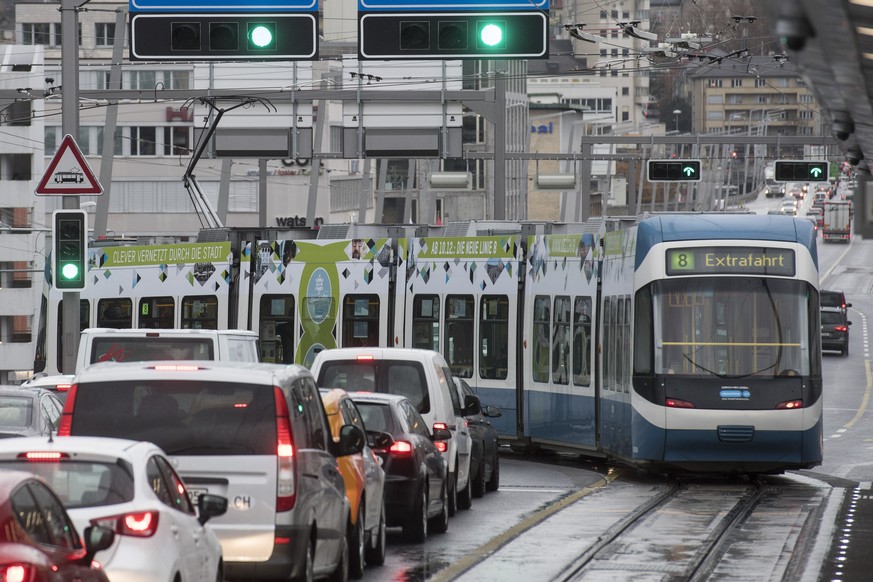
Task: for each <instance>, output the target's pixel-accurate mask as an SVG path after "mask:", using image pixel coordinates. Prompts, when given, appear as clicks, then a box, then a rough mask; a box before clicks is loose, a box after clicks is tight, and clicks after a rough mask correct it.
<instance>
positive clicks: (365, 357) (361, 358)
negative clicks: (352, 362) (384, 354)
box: [355, 354, 376, 362]
mask: <svg viewBox="0 0 873 582" xmlns="http://www.w3.org/2000/svg"><path fill="white" fill-rule="evenodd" d="M355 359H356V360H358V361H359V362H364V361H366V362H371V361H373V360H375V359H376V358H374V357H373V355H372V354H361V355H360V356H355Z"/></svg>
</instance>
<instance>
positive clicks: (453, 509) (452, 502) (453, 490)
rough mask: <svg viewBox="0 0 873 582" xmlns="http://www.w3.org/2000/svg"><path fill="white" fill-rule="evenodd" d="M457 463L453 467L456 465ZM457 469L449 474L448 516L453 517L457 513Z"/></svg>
mask: <svg viewBox="0 0 873 582" xmlns="http://www.w3.org/2000/svg"><path fill="white" fill-rule="evenodd" d="M457 466H458V465H457V463H456V464H455V467H457ZM457 486H458V471H457V469H456V470H455V472H454V473H452V474H450V475H449V517H454V516H455V514H456V513H458V490H457Z"/></svg>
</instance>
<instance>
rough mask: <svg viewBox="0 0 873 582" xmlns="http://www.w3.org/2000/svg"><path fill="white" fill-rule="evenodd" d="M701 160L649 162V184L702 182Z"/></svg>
mask: <svg viewBox="0 0 873 582" xmlns="http://www.w3.org/2000/svg"><path fill="white" fill-rule="evenodd" d="M700 167H701V164H700V160H649V161H648V167H647V175H648V177H649V182H700Z"/></svg>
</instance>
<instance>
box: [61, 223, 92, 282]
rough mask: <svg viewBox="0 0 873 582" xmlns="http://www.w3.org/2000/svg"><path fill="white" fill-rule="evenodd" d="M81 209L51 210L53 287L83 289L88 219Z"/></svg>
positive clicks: (86, 256) (86, 257) (86, 264)
mask: <svg viewBox="0 0 873 582" xmlns="http://www.w3.org/2000/svg"><path fill="white" fill-rule="evenodd" d="M86 216H87V215H86V214H85V211H84V210H55V211H54V213H53V214H52V244H53V246H54V249H53V252H52V259H53V260H52V263H53V265H52V266H53V268H52V274H53V277H54V284H55V288H57V289H64V290H76V289H84V288H85V281H86V276H87V270H88V221H87V218H86Z"/></svg>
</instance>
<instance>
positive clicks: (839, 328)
mask: <svg viewBox="0 0 873 582" xmlns="http://www.w3.org/2000/svg"><path fill="white" fill-rule="evenodd" d="M834 331H849V326H847V325H835V326H834Z"/></svg>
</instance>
